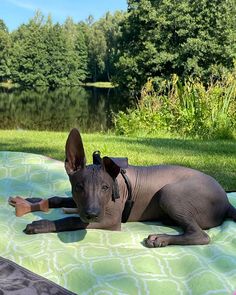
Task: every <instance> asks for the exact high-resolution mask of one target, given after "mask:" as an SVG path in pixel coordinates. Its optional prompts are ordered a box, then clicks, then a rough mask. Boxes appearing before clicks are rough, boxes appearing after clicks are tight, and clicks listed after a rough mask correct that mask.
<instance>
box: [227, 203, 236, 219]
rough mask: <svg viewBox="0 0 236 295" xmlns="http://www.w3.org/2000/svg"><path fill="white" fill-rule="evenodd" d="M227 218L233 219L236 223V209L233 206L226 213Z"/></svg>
mask: <svg viewBox="0 0 236 295" xmlns="http://www.w3.org/2000/svg"><path fill="white" fill-rule="evenodd" d="M226 218H230V219H233V221H235V222H236V208H234V206H233V205H231V204H230V205H229V209H228V211H227V212H226Z"/></svg>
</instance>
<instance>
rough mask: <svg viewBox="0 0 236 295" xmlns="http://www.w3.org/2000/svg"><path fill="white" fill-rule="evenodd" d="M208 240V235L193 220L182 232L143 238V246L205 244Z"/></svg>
mask: <svg viewBox="0 0 236 295" xmlns="http://www.w3.org/2000/svg"><path fill="white" fill-rule="evenodd" d="M180 226H181V225H180ZM209 242H210V238H209V236H208V235H207V234H206V233H205V232H204V231H203V230H202V229H201V228H200V227H199V226H198V225H197V223H195V222H194V221H193V220H192V221H191V224H188V225H186V226H185V229H184V233H183V234H180V235H167V234H153V235H149V236H148V238H147V239H145V240H144V244H145V246H147V247H149V248H154V247H165V246H167V245H205V244H209Z"/></svg>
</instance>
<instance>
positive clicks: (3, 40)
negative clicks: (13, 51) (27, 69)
mask: <svg viewBox="0 0 236 295" xmlns="http://www.w3.org/2000/svg"><path fill="white" fill-rule="evenodd" d="M10 48H11V38H10V35H9V33H8V29H7V26H6V25H5V23H4V22H3V20H1V19H0V81H6V80H8V79H10V74H11V72H10Z"/></svg>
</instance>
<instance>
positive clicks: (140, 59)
mask: <svg viewBox="0 0 236 295" xmlns="http://www.w3.org/2000/svg"><path fill="white" fill-rule="evenodd" d="M233 2H234V0H232V1H228V0H220V1H219V0H213V1H210V0H200V1H193V0H179V1H171V0H140V1H137V0H136V1H135V0H129V1H128V17H127V18H126V19H125V20H124V22H123V24H122V38H121V39H120V57H119V61H118V63H117V64H116V69H117V75H116V81H117V82H118V83H119V84H120V85H121V86H122V87H124V88H125V87H128V88H129V89H130V90H132V91H134V92H139V91H140V89H141V87H142V86H143V85H144V84H145V82H146V81H147V79H148V78H149V77H158V78H160V77H161V78H168V77H170V76H171V75H172V74H173V73H176V74H178V75H179V76H180V77H182V78H184V77H186V76H188V75H193V76H197V77H201V78H203V79H208V77H209V76H210V75H212V74H215V75H220V71H221V70H222V69H224V68H228V69H230V68H231V67H232V66H233V59H234V58H235V45H233V44H234V43H235V28H236V27H235V26H236V25H235V22H233V21H232V20H233V19H234V20H235V8H234V5H233Z"/></svg>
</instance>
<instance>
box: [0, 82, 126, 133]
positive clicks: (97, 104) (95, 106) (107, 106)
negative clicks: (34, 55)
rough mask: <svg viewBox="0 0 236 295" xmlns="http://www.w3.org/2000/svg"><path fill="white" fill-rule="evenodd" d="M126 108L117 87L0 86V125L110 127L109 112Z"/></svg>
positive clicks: (103, 128) (16, 127)
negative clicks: (45, 87) (52, 89)
mask: <svg viewBox="0 0 236 295" xmlns="http://www.w3.org/2000/svg"><path fill="white" fill-rule="evenodd" d="M125 107H126V106H125V105H124V104H122V96H121V95H120V93H119V91H118V90H117V89H98V88H94V87H91V88H83V87H79V88H78V87H75V88H63V89H57V90H54V91H48V90H46V89H37V90H28V89H27V90H6V89H0V128H1V129H32V130H53V131H67V130H69V129H70V128H72V127H79V128H80V130H81V131H86V132H90V131H91V132H92V131H101V130H107V129H109V128H111V127H112V112H117V111H118V110H120V109H124V108H125Z"/></svg>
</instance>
